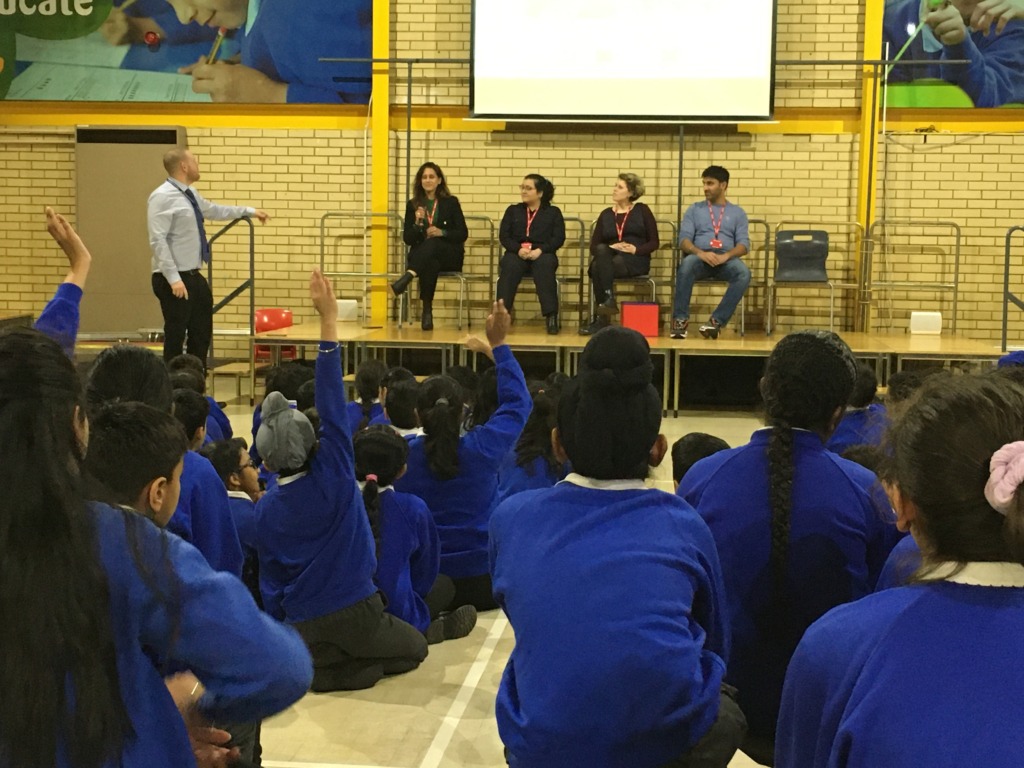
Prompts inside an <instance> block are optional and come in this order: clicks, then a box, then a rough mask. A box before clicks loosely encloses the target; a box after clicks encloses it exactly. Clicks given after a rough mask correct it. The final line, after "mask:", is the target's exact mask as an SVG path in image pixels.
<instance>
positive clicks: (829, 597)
mask: <svg viewBox="0 0 1024 768" xmlns="http://www.w3.org/2000/svg"><path fill="white" fill-rule="evenodd" d="M855 374H856V362H855V360H854V357H853V354H852V353H851V352H850V349H849V347H847V346H846V344H845V343H844V342H843V341H842V339H840V338H839V337H838V336H837V335H836V334H834V333H830V332H826V331H820V332H819V331H804V332H799V333H792V334H790V335H788V336H786V337H785V338H784V339H782V340H781V341H780V342H779V343H778V345H777V346H776V347H775V349H774V350H773V351H772V354H771V356H770V357H769V358H768V364H767V366H766V367H765V372H764V378H763V379H762V380H761V394H762V395H763V397H764V402H765V418H766V421H767V423H768V425H769V426H768V427H767V428H766V429H762V430H758V431H757V432H755V433H754V435H753V436H752V437H751V439H750V443H748V444H747V445H744V446H741V447H739V448H733V449H731V450H728V451H721V452H719V453H716V454H715V455H714V456H711V457H710V458H707V459H704V460H703V461H699V462H697V464H695V465H694V466H693V468H691V469H690V471H689V473H687V475H686V477H684V478H683V481H682V483H681V484H680V486H679V490H678V494H679V495H680V496H682V497H683V498H684V499H686V500H687V501H688V502H690V504H692V505H693V506H694V507H695V508H696V510H697V512H698V513H699V514H700V516H701V517H702V518H704V520H705V521H706V522H707V524H708V526H709V527H710V528H711V533H712V535H713V536H714V538H715V543H716V544H717V546H718V553H719V556H720V557H721V559H722V572H723V574H724V576H725V594H726V596H727V597H728V600H729V609H728V611H729V616H728V621H729V625H730V626H731V627H732V637H733V646H732V657H731V658H730V661H729V670H728V673H727V674H726V681H727V682H728V683H730V684H731V685H734V686H736V688H738V689H739V703H740V707H742V708H743V712H744V714H746V716H747V721H748V723H749V726H750V734H749V736H748V739H747V741H746V743H745V744H744V746H743V747H742V749H743V751H744V752H746V753H747V754H748V755H750V756H751V757H752V758H754V759H755V760H757V761H758V762H761V763H768V764H770V763H771V760H772V753H773V746H772V742H773V740H774V736H775V722H776V719H777V717H778V707H779V700H780V698H781V696H782V682H783V679H784V676H785V672H786V665H787V664H788V663H789V657H790V656H791V655H792V653H793V650H794V649H795V648H796V644H797V643H798V642H799V640H800V637H801V635H802V634H803V632H804V630H805V629H806V628H807V627H808V626H810V625H811V623H813V622H814V621H815V620H816V619H817V618H818V617H820V616H821V615H822V614H824V613H825V612H826V611H828V610H829V609H830V608H833V607H834V606H836V605H839V604H840V603H846V602H850V601H851V600H856V599H858V598H860V597H863V596H864V595H867V594H870V593H871V591H872V589H873V588H874V586H875V581H876V580H877V578H878V574H879V571H880V570H881V568H882V565H883V564H884V563H885V558H886V556H887V555H888V554H889V550H890V549H891V548H892V546H893V544H894V543H895V541H896V538H897V537H898V535H899V534H898V532H897V531H896V528H895V525H894V523H895V520H894V518H893V515H892V511H891V509H890V508H889V505H888V501H887V499H886V498H885V494H884V492H883V491H882V488H881V486H880V485H879V484H878V482H877V479H876V477H875V475H874V474H873V473H871V472H870V471H868V470H866V469H864V468H863V467H861V466H860V465H858V464H854V463H853V462H851V461H847V460H846V459H842V458H840V457H839V456H836V455H835V454H834V453H832V452H831V451H828V450H826V449H825V445H824V441H825V440H827V439H828V436H829V434H830V433H831V431H832V430H833V429H834V428H835V425H836V424H837V423H838V422H839V419H840V418H841V417H842V414H843V410H844V408H845V407H846V403H847V400H848V399H849V396H850V390H851V389H852V388H853V380H854V376H855Z"/></svg>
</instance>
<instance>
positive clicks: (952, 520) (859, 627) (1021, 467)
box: [776, 376, 1024, 768]
mask: <svg viewBox="0 0 1024 768" xmlns="http://www.w3.org/2000/svg"><path fill="white" fill-rule="evenodd" d="M1022 436H1024V391H1022V390H1021V389H1020V388H1019V387H1017V386H1016V385H1014V384H1011V383H1010V382H1007V381H1004V380H1001V379H1000V377H994V376H958V377H949V378H946V379H936V380H932V381H929V382H928V383H927V384H926V385H925V387H924V388H923V389H922V391H921V392H920V393H919V395H918V396H917V397H916V398H915V399H914V401H912V402H911V403H910V404H909V405H908V407H907V410H906V411H905V413H904V414H902V416H901V418H900V419H899V420H897V421H896V422H895V423H894V424H893V427H892V430H891V432H890V437H891V445H892V449H893V457H892V464H891V470H890V471H891V482H892V484H893V485H892V488H893V499H894V506H895V508H896V516H897V524H898V525H899V526H900V528H901V529H902V530H909V531H910V533H911V534H912V536H913V537H914V540H915V541H916V542H917V543H918V545H919V547H920V551H921V553H922V556H923V564H922V567H921V568H920V569H918V571H917V573H916V574H915V576H914V579H913V584H912V585H911V586H906V587H898V588H895V589H887V590H885V591H883V592H879V593H878V594H875V595H871V596H869V597H866V598H864V599H863V600H859V601H857V602H855V603H852V604H850V605H844V606H840V607H838V608H836V609H834V610H832V611H830V612H829V613H828V614H826V615H825V616H824V617H822V618H821V619H820V620H819V621H817V622H816V623H815V624H814V625H813V626H811V628H810V629H808V630H807V633H806V634H805V635H804V638H803V640H802V641H801V642H800V645H799V647H798V648H797V650H796V653H795V654H794V655H793V659H792V661H791V663H790V666H789V671H788V673H787V675H786V687H785V689H784V691H783V697H782V709H781V712H780V714H779V728H778V739H777V741H776V765H779V766H786V768H790V767H792V768H797V767H799V768H816V767H817V766H822V768H824V766H829V767H830V768H832V767H834V768H861V767H863V768H867V767H868V766H871V767H872V768H874V767H875V766H901V768H902V767H904V766H905V767H906V768H918V767H920V768H924V767H925V766H929V768H930V767H931V766H1001V765H1007V766H1008V765H1018V764H1019V763H1020V724H1021V721H1022V720H1024V702H1022V700H1021V699H1020V697H1019V696H1017V695H1016V692H1017V691H1019V690H1020V689H1021V686H1024V660H1022V657H1021V653H1020V639H1021V637H1022V636H1024V534H1022V532H1024V493H1022V491H1021V488H1020V481H1021V479H1022V478H1024V443H1022V442H1021V437H1022Z"/></svg>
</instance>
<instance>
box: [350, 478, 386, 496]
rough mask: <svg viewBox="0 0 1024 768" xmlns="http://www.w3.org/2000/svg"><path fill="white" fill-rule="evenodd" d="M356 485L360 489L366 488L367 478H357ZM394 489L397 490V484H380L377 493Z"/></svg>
mask: <svg viewBox="0 0 1024 768" xmlns="http://www.w3.org/2000/svg"><path fill="white" fill-rule="evenodd" d="M356 485H357V486H358V487H359V490H360V491H362V490H365V489H366V481H365V480H356ZM393 490H395V486H393V485H382V486H379V487H378V488H377V493H384V491H393Z"/></svg>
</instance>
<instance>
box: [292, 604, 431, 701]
mask: <svg viewBox="0 0 1024 768" xmlns="http://www.w3.org/2000/svg"><path fill="white" fill-rule="evenodd" d="M295 629H296V630H298V632H299V635H301V636H302V639H303V640H304V641H305V642H306V646H307V647H308V648H309V652H310V655H311V656H312V657H313V685H312V686H311V689H312V690H313V691H315V692H317V693H324V692H326V691H358V690H361V689H363V688H372V687H373V686H374V685H376V683H377V681H378V680H380V679H381V678H382V677H384V675H397V674H400V673H402V672H408V671H409V670H412V669H416V667H418V666H419V665H420V662H421V661H423V660H424V659H425V658H427V639H426V638H425V637H424V636H423V634H422V633H420V631H419V630H417V629H416V627H414V626H412V625H411V624H406V623H405V622H404V621H402V620H401V619H398V618H395V617H394V616H392V615H391V614H390V613H385V612H384V601H383V600H381V597H380V593H376V594H373V595H371V596H370V597H368V598H366V599H365V600H360V601H359V602H358V603H356V604H355V605H350V606H349V607H348V608H343V609H341V610H340V611H335V612H334V613H329V614H327V615H326V616H321V617H320V618H317V619H310V620H309V621H300V622H298V623H297V624H296V625H295Z"/></svg>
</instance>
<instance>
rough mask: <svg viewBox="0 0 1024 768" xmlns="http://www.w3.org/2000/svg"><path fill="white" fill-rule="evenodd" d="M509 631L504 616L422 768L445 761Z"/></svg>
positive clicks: (434, 767) (482, 648) (464, 683)
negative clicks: (488, 669)
mask: <svg viewBox="0 0 1024 768" xmlns="http://www.w3.org/2000/svg"><path fill="white" fill-rule="evenodd" d="M507 628H508V619H506V618H505V616H504V614H502V615H501V616H499V617H498V618H497V619H495V620H494V624H492V625H491V631H490V632H489V633H488V634H487V639H486V640H484V644H483V645H482V646H480V651H479V652H478V653H477V655H476V659H475V660H474V661H473V665H472V666H471V667H470V668H469V672H467V673H466V679H465V680H463V681H462V687H461V688H459V692H458V693H457V694H455V700H454V701H453V702H452V705H451V706H450V707H449V708H448V714H446V715H445V716H444V720H442V721H441V727H440V729H438V731H437V734H436V735H435V736H434V740H433V741H432V742H431V743H430V746H429V747H428V748H427V754H426V755H425V756H424V758H423V761H422V762H421V763H420V766H419V768H438V766H440V765H441V759H442V758H443V757H444V753H445V751H446V750H447V749H448V745H449V744H450V743H451V741H452V737H453V736H454V735H455V731H456V729H457V728H458V727H459V722H460V721H461V720H462V716H463V715H464V714H465V713H466V707H467V706H468V704H469V700H470V699H471V698H472V696H473V692H474V691H476V686H477V684H478V683H479V682H480V678H481V677H483V674H484V670H485V669H487V665H488V663H490V661H491V656H493V655H494V649H495V647H496V646H497V645H498V641H499V640H500V639H501V636H502V635H503V634H504V633H505V630H506V629H507Z"/></svg>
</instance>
